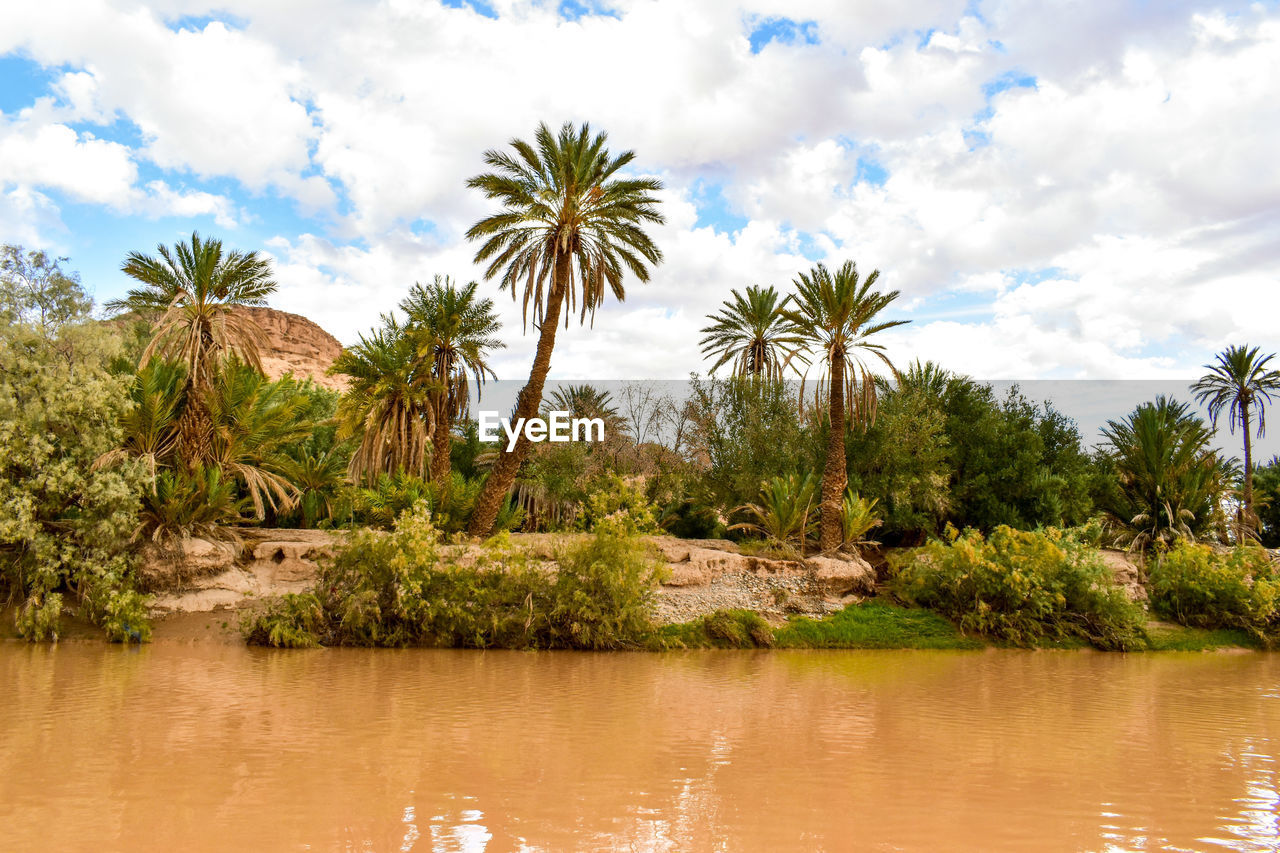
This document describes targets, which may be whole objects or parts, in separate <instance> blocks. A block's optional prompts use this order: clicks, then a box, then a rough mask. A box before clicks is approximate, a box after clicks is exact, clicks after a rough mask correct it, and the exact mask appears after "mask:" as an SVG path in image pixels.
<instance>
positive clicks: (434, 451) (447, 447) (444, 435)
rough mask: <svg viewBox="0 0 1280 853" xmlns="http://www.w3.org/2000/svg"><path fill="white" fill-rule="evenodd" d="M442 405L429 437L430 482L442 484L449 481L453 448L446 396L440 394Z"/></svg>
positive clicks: (449, 413)
mask: <svg viewBox="0 0 1280 853" xmlns="http://www.w3.org/2000/svg"><path fill="white" fill-rule="evenodd" d="M441 397H443V398H444V399H443V400H442V404H441V405H440V407H439V409H438V410H437V413H436V429H435V433H434V434H433V435H432V436H431V481H432V482H433V483H444V482H445V481H447V480H448V479H449V467H450V460H449V452H450V451H451V450H452V448H453V441H452V440H451V439H450V432H451V430H452V429H453V418H451V417H450V415H451V414H452V412H450V411H449V401H448V398H447V395H445V394H442V395H441Z"/></svg>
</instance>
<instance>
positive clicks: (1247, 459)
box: [1240, 400, 1254, 541]
mask: <svg viewBox="0 0 1280 853" xmlns="http://www.w3.org/2000/svg"><path fill="white" fill-rule="evenodd" d="M1240 421H1241V425H1242V426H1243V427H1244V518H1243V519H1242V521H1243V524H1244V526H1245V527H1247V528H1249V529H1250V530H1253V529H1254V515H1253V442H1252V441H1251V440H1250V438H1249V401H1248V400H1244V401H1242V402H1241V404H1240ZM1242 541H1243V539H1242Z"/></svg>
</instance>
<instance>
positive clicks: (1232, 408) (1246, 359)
mask: <svg viewBox="0 0 1280 853" xmlns="http://www.w3.org/2000/svg"><path fill="white" fill-rule="evenodd" d="M1273 358H1275V355H1274V354H1272V355H1266V356H1263V355H1261V354H1260V353H1259V352H1258V348H1257V347H1253V348H1252V349H1250V348H1249V347H1248V346H1240V347H1235V346H1233V347H1227V348H1226V349H1225V350H1223V351H1222V352H1220V353H1218V356H1217V362H1216V363H1215V364H1206V365H1205V367H1206V368H1208V369H1209V372H1208V373H1206V374H1205V375H1204V376H1202V377H1201V378H1200V379H1199V380H1198V381H1197V382H1196V383H1195V384H1194V385H1192V386H1191V390H1192V391H1194V392H1195V395H1196V400H1197V401H1198V402H1199V403H1200V404H1201V405H1205V406H1207V407H1208V409H1209V423H1210V424H1212V425H1213V427H1214V428H1215V429H1216V428H1217V426H1218V417H1219V416H1220V415H1221V414H1222V411H1223V409H1226V410H1227V413H1228V414H1227V418H1228V420H1227V428H1228V429H1229V430H1230V431H1231V434H1232V435H1235V432H1236V424H1239V425H1240V427H1241V431H1242V432H1243V433H1244V508H1243V513H1242V519H1241V521H1242V524H1243V525H1244V526H1247V527H1248V528H1249V529H1251V530H1252V529H1254V528H1255V527H1256V526H1257V515H1256V514H1255V513H1254V511H1253V442H1252V439H1251V438H1250V435H1249V432H1250V427H1251V426H1252V424H1251V421H1250V411H1249V410H1250V409H1251V408H1255V407H1256V408H1257V411H1258V432H1257V435H1258V438H1262V436H1263V435H1264V434H1265V433H1266V430H1267V403H1270V402H1271V395H1272V394H1280V370H1268V369H1267V364H1268V363H1269V362H1270V361H1271V359H1273Z"/></svg>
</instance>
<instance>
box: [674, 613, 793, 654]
mask: <svg viewBox="0 0 1280 853" xmlns="http://www.w3.org/2000/svg"><path fill="white" fill-rule="evenodd" d="M773 644H774V633H773V628H772V627H770V625H769V623H768V622H766V621H765V620H764V618H763V617H761V616H760V614H759V613H755V612H753V611H750V610H717V611H715V612H714V613H711V614H708V615H706V616H703V617H700V618H698V619H694V620H693V621H691V622H683V623H680V624H677V625H667V626H665V627H664V628H663V629H662V635H661V640H660V642H659V644H658V645H659V646H660V647H661V648H686V649H702V648H718V649H756V648H771V647H772V646H773Z"/></svg>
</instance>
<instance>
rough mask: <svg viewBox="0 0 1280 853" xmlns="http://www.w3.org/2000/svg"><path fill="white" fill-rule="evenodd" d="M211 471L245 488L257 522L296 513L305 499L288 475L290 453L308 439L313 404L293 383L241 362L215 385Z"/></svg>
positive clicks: (211, 405) (211, 411)
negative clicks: (275, 513) (270, 513)
mask: <svg viewBox="0 0 1280 853" xmlns="http://www.w3.org/2000/svg"><path fill="white" fill-rule="evenodd" d="M208 403H209V417H210V421H211V423H212V430H211V437H210V442H209V461H210V463H211V465H210V467H212V468H216V469H217V470H219V471H221V472H222V473H223V474H224V475H228V476H230V477H231V478H233V479H235V480H237V481H239V482H240V484H241V485H242V486H243V487H244V491H245V493H246V494H247V496H248V498H249V501H250V502H251V503H252V505H253V509H254V517H255V518H257V519H258V520H259V521H261V520H262V519H264V518H266V514H267V507H268V506H270V507H271V509H272V510H273V511H286V510H290V509H293V507H294V506H295V505H296V503H297V500H298V498H299V497H300V495H301V492H300V490H299V489H298V487H297V485H295V484H294V483H293V482H291V481H290V480H289V478H288V476H287V475H286V473H285V466H286V465H287V461H288V457H287V456H285V454H284V450H285V448H286V447H288V446H290V445H292V444H296V443H297V442H299V441H302V440H303V439H305V438H308V437H309V436H310V435H311V433H312V431H313V430H314V429H315V426H316V425H315V422H314V421H313V420H311V419H310V418H309V417H308V410H309V408H310V405H311V401H310V400H309V399H308V398H307V396H306V394H304V393H302V391H301V390H300V388H299V386H298V383H297V382H295V381H293V380H291V379H283V380H280V381H278V382H272V381H271V380H269V379H267V377H266V376H264V375H263V374H262V372H261V371H260V370H257V369H255V368H253V367H251V366H249V365H247V364H244V363H243V362H241V361H239V360H238V359H234V358H233V359H232V360H231V361H229V362H228V363H227V364H226V366H225V368H224V369H223V370H222V371H220V372H219V373H218V375H217V377H216V378H215V379H214V383H213V386H212V388H211V389H210V393H209V395H208Z"/></svg>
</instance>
